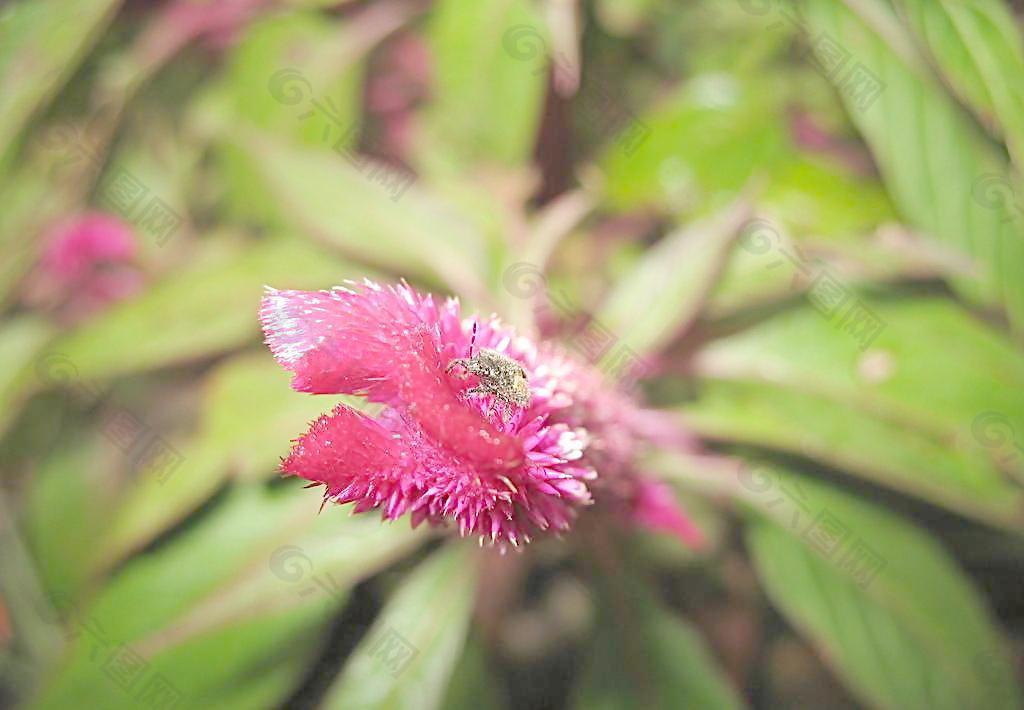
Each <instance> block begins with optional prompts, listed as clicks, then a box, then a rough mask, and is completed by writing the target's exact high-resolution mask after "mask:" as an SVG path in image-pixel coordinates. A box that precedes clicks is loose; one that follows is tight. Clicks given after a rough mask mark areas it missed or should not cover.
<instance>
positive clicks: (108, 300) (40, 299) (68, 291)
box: [26, 212, 142, 321]
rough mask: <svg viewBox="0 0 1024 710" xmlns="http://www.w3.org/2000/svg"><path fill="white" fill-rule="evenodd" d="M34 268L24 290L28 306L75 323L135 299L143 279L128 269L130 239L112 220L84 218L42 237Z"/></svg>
mask: <svg viewBox="0 0 1024 710" xmlns="http://www.w3.org/2000/svg"><path fill="white" fill-rule="evenodd" d="M44 242H45V246H44V247H43V251H42V254H41V255H40V257H39V267H38V269H37V270H36V273H35V274H33V276H32V279H31V280H30V282H29V284H28V286H27V294H26V296H27V300H28V301H29V302H30V303H31V304H32V305H35V306H37V307H44V308H52V309H54V310H56V311H57V312H58V315H59V316H60V317H61V318H62V319H63V320H67V321H79V320H82V319H83V318H84V317H86V316H88V315H90V314H92V313H95V312H96V311H99V310H102V309H103V308H106V307H108V306H109V305H111V304H112V303H115V302H117V301H120V300H123V299H125V298H128V297H130V296H132V295H133V294H135V293H136V292H137V291H138V290H139V289H140V288H141V286H142V276H141V274H140V273H139V271H138V270H137V269H136V268H135V267H134V266H133V265H132V262H133V261H134V259H135V256H136V252H137V244H136V240H135V234H134V233H133V232H132V230H131V228H130V227H129V226H128V225H126V224H125V223H124V222H122V221H121V220H120V219H118V218H117V217H114V216H113V215H109V214H105V213H103V212H87V213H85V214H82V215H79V216H77V217H74V218H72V219H70V220H68V221H65V222H63V223H61V224H59V225H57V226H56V227H55V228H53V229H52V230H51V231H50V233H49V234H48V235H46V236H45V237H44Z"/></svg>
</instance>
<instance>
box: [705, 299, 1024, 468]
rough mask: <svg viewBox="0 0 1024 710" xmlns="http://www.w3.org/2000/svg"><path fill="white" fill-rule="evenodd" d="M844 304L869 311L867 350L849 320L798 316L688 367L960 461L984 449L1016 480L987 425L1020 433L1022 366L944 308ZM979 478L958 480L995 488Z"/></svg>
mask: <svg viewBox="0 0 1024 710" xmlns="http://www.w3.org/2000/svg"><path fill="white" fill-rule="evenodd" d="M848 298H849V302H848V303H847V305H845V306H844V307H843V309H844V312H845V309H853V308H855V307H856V308H866V309H867V313H868V314H870V318H869V324H870V323H881V324H882V327H881V331H880V332H878V333H877V337H876V338H875V339H874V340H873V341H871V342H870V344H869V347H868V348H867V349H866V350H863V349H862V348H861V345H862V344H863V343H864V342H865V334H868V335H870V330H858V327H855V326H856V323H855V321H854V320H853V319H852V318H851V320H850V322H849V323H853V324H854V325H853V326H851V325H849V324H848V323H844V321H843V320H842V314H841V313H840V312H838V310H837V312H835V313H831V314H829V312H828V311H827V310H822V311H819V310H816V309H815V308H811V307H802V308H794V309H790V310H788V311H785V312H783V313H780V314H777V315H775V316H774V317H772V318H770V319H768V320H767V321H764V322H762V323H760V324H757V325H755V326H753V327H751V328H748V329H747V330H745V331H741V332H738V333H735V334H733V335H730V336H728V337H725V338H722V339H719V340H717V341H714V342H712V343H710V344H709V345H707V346H706V347H705V348H704V349H703V350H701V351H700V352H699V353H698V354H697V355H696V357H695V360H694V366H695V368H696V370H697V372H698V373H699V374H701V375H703V376H708V377H713V378H720V379H730V380H742V381H749V382H764V383H766V384H770V385H775V386H780V387H785V388H787V389H791V390H793V391H795V392H800V393H804V394H807V395H814V396H818V397H824V398H827V399H829V400H831V401H833V402H838V403H841V406H842V407H843V408H845V407H851V408H852V409H853V410H854V412H856V411H860V412H863V413H864V414H865V415H866V416H874V417H877V418H880V419H882V420H884V421H888V422H891V423H893V424H896V423H899V424H901V425H902V426H903V427H904V428H906V429H908V430H916V431H919V432H921V433H922V434H924V435H925V436H926V437H927V438H929V439H932V440H933V441H936V442H942V443H944V445H945V446H947V447H950V448H952V449H953V450H956V451H967V450H970V449H972V448H973V449H975V450H977V449H980V448H985V449H987V452H988V455H989V456H990V457H991V458H992V459H993V460H995V461H997V463H1001V465H1003V466H1004V467H1005V468H1007V469H1008V470H1009V471H1010V472H1017V473H1019V472H1020V471H1021V470H1022V464H1024V462H1022V461H1016V462H1013V461H1011V460H1009V457H1008V455H1009V454H1010V453H1012V442H1010V441H1008V442H1002V443H1000V442H997V441H996V440H995V439H994V438H993V435H994V432H991V431H988V430H987V429H986V427H988V426H990V425H989V424H986V422H985V421H983V420H984V418H985V417H995V418H996V419H999V420H1000V421H1004V422H1005V423H1004V425H1003V428H1004V429H1005V430H1006V431H1008V432H1010V434H1011V437H1010V438H1011V439H1012V438H1013V436H1012V434H1013V432H1024V357H1022V356H1021V354H1020V353H1019V352H1018V351H1016V350H1015V349H1014V348H1013V346H1012V345H1011V344H1010V343H1009V342H1007V341H1006V340H1005V339H1004V338H1003V337H1002V336H1001V335H1000V334H998V333H997V332H995V331H993V330H991V329H990V328H988V327H987V326H984V325H982V324H981V323H979V322H977V321H975V320H974V319H973V318H972V317H971V316H970V315H968V314H967V313H966V312H965V311H964V310H962V309H961V308H960V307H959V306H957V305H955V304H954V303H953V302H951V301H949V300H947V299H943V298H935V297H932V298H927V297H920V298H891V299H884V300H883V299H876V298H867V297H865V296H858V295H857V294H856V293H854V292H852V291H851V292H849V293H848ZM861 325H863V324H861ZM997 423H998V422H997ZM1018 458H1019V457H1018ZM978 475H980V474H978V473H977V470H976V471H975V472H974V473H973V474H968V473H967V471H964V472H963V473H962V476H963V480H964V483H965V485H981V486H985V487H989V486H991V485H992V482H991V481H989V483H987V484H986V483H983V482H981V481H980V480H978V479H977V478H976V476H978ZM972 478H974V482H973V483H972V484H967V483H966V482H967V481H968V480H970V479H972Z"/></svg>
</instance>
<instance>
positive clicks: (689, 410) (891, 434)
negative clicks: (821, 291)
mask: <svg viewBox="0 0 1024 710" xmlns="http://www.w3.org/2000/svg"><path fill="white" fill-rule="evenodd" d="M682 411H683V412H684V414H685V420H686V422H687V424H688V425H689V426H691V427H693V428H694V429H695V430H696V431H697V432H698V433H700V434H701V435H703V436H710V437H712V438H715V439H721V440H724V441H728V442H733V443H736V442H739V443H747V444H756V445H759V446H766V447H769V448H771V449H774V450H778V451H785V452H788V453H793V454H797V455H803V456H807V457H810V458H813V459H815V460H817V461H821V462H823V463H826V464H829V465H831V466H834V467H837V468H840V469H843V470H846V471H849V472H851V473H854V474H857V475H860V476H864V477H865V478H868V479H870V480H873V481H875V482H877V483H880V484H881V485H884V486H889V487H891V488H895V489H897V490H901V491H904V492H906V493H909V494H910V495H914V496H918V497H921V498H924V499H925V500H929V501H931V502H933V503H935V504H937V505H941V506H944V507H946V508H948V509H950V510H954V511H956V512H959V513H961V514H963V515H967V516H970V517H974V518H976V519H979V520H981V521H982V522H987V523H989V524H1001V525H1009V526H1021V525H1022V524H1024V494H1022V492H1021V491H1020V489H1019V488H1017V487H1016V486H1013V485H1011V484H1010V483H1009V482H1008V481H1007V480H1006V479H1005V478H1004V476H1003V474H1002V472H1000V471H999V470H998V468H997V467H996V465H995V463H994V462H993V461H992V459H991V458H990V457H989V456H988V452H986V451H984V450H982V449H981V448H980V447H979V446H977V444H976V443H975V445H974V446H970V445H969V442H960V446H956V445H953V444H952V443H951V442H950V441H949V440H948V438H945V437H942V436H939V435H938V434H935V433H932V432H928V431H920V430H915V429H913V428H911V427H908V426H906V424H905V423H904V422H901V421H899V420H898V419H895V420H890V419H886V418H885V416H884V415H880V414H879V413H878V412H877V411H872V410H871V409H870V408H867V407H865V406H862V405H861V404H860V403H858V402H851V401H847V400H844V399H841V398H839V399H834V398H832V397H829V396H825V395H819V394H815V393H811V392H804V391H800V390H797V389H793V388H789V387H784V386H773V385H771V384H768V383H764V382H757V381H752V382H751V381H743V380H739V381H724V380H723V381H714V380H712V381H706V382H703V383H702V384H701V385H700V387H699V390H698V396H697V399H696V401H695V402H693V403H692V404H689V405H687V406H685V407H684V408H683V410H682Z"/></svg>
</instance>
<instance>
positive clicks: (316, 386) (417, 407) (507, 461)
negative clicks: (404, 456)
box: [260, 282, 523, 472]
mask: <svg viewBox="0 0 1024 710" xmlns="http://www.w3.org/2000/svg"><path fill="white" fill-rule="evenodd" d="M418 305H419V304H418V303H417V301H416V295H415V293H414V292H413V291H412V290H411V289H409V288H408V287H404V286H400V287H391V288H382V287H380V286H377V285H376V284H373V283H370V282H367V283H366V284H365V290H363V291H360V292H356V291H351V290H348V289H340V288H339V289H333V290H331V291H278V290H275V289H268V292H267V294H266V296H265V297H264V298H263V303H262V305H261V308H260V320H261V322H262V324H263V329H264V332H265V334H266V340H267V344H268V345H269V346H270V349H271V351H272V352H273V353H274V357H276V358H277V360H278V362H280V363H281V364H282V365H283V366H284V367H286V368H287V369H289V370H291V371H292V372H294V373H295V378H294V379H293V380H292V386H293V387H294V388H295V389H297V390H299V391H302V392H313V393H317V394H324V393H346V394H366V395H367V396H368V397H369V398H370V399H372V400H374V401H378V402H386V403H388V404H390V405H392V406H394V407H396V408H400V409H404V410H405V411H407V412H408V413H409V414H410V416H412V417H413V418H414V419H416V421H417V422H419V424H420V425H421V426H422V427H423V429H424V431H426V432H427V433H428V434H430V436H432V437H433V438H434V439H436V440H437V441H438V442H439V443H441V444H442V445H443V446H445V447H446V448H447V449H449V450H450V451H452V452H453V453H456V454H457V455H458V456H460V457H462V458H463V459H465V460H467V461H469V462H470V463H472V464H474V465H475V466H477V467H478V468H479V469H480V470H481V471H482V472H489V471H503V470H507V469H510V468H513V467H515V466H517V465H519V464H520V463H521V462H522V460H523V453H522V445H521V443H520V442H519V441H518V440H517V439H516V438H515V437H513V436H510V435H508V434H505V433H503V432H500V431H499V430H498V429H497V428H496V427H495V426H494V425H493V424H491V423H490V422H488V421H487V420H486V419H484V418H483V417H482V416H481V415H480V413H479V412H478V411H476V410H475V409H473V408H471V407H469V406H468V405H467V404H466V403H465V402H463V401H462V400H460V399H459V397H458V395H457V393H456V390H455V389H454V388H453V386H452V383H451V380H450V377H449V375H448V374H447V372H446V367H447V363H446V362H444V361H443V358H442V356H441V353H440V349H439V343H438V342H437V338H438V333H437V332H436V329H435V328H433V327H431V325H430V324H428V323H427V322H426V321H424V320H423V319H422V317H421V315H420V313H419V312H418V310H417V307H418Z"/></svg>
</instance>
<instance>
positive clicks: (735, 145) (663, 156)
mask: <svg viewBox="0 0 1024 710" xmlns="http://www.w3.org/2000/svg"><path fill="white" fill-rule="evenodd" d="M779 99H780V97H779V95H778V92H777V91H775V90H773V88H772V85H771V82H761V81H758V82H741V81H740V80H739V79H737V78H736V77H734V76H732V75H729V74H705V75H701V76H698V77H696V78H694V79H692V80H691V81H690V82H689V83H688V84H686V85H685V86H684V87H683V88H682V89H680V90H678V91H676V92H675V93H674V95H672V96H671V97H670V98H669V99H668V100H667V101H665V102H664V103H662V104H659V105H657V106H655V107H654V108H652V109H651V110H650V111H649V112H645V113H643V114H642V115H641V116H640V117H639V118H636V117H633V116H632V115H630V119H631V122H630V123H629V124H628V125H627V126H626V127H625V128H624V129H623V131H622V133H621V134H620V135H619V137H618V138H617V139H616V140H614V141H613V142H612V143H611V144H610V145H609V146H608V147H607V149H606V150H605V152H604V154H603V155H602V157H601V158H600V160H599V163H598V165H599V167H600V168H601V171H602V172H603V174H604V182H605V185H604V191H605V194H606V196H607V198H608V200H609V201H610V202H611V203H612V205H613V206H614V207H615V208H617V209H620V210H628V209H635V208H640V207H651V208H655V209H664V208H665V207H667V208H668V209H670V210H671V211H674V212H679V211H688V210H693V209H695V208H699V209H700V211H705V210H706V209H708V208H709V207H710V208H715V207H720V206H722V203H723V201H725V200H730V199H732V198H733V197H734V196H735V193H737V192H739V190H740V189H741V188H742V187H743V186H744V185H745V184H746V183H747V181H748V180H749V179H750V178H751V177H752V176H753V175H754V174H755V173H758V172H766V173H770V172H771V171H772V170H773V169H774V167H775V166H776V165H777V164H778V163H779V161H780V160H781V159H782V158H783V157H784V156H785V155H786V153H787V150H786V146H787V145H788V141H787V139H786V135H785V126H784V123H783V121H782V112H781V105H780V100H779ZM612 100H615V99H612Z"/></svg>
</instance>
